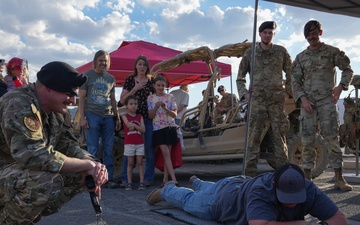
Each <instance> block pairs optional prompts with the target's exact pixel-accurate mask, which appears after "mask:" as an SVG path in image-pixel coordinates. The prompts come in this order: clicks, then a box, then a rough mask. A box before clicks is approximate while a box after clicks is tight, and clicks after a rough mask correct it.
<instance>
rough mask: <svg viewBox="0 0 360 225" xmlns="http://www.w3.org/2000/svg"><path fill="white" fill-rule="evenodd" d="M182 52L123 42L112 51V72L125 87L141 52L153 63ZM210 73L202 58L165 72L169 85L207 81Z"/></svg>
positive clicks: (225, 68)
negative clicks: (126, 80)
mask: <svg viewBox="0 0 360 225" xmlns="http://www.w3.org/2000/svg"><path fill="white" fill-rule="evenodd" d="M181 53H182V52H181V51H178V50H174V49H170V48H166V47H163V46H160V45H157V44H154V43H150V42H145V41H123V42H122V43H121V45H120V47H119V48H118V49H117V50H115V51H113V52H111V53H110V58H111V64H110V69H109V70H108V72H109V73H110V74H112V75H113V76H114V77H115V79H116V83H117V86H119V87H121V86H123V84H124V82H125V79H126V78H127V77H128V76H129V75H131V74H132V73H133V71H134V62H135V59H136V58H137V57H138V56H139V55H144V56H146V57H147V58H148V60H149V62H150V66H154V65H155V64H157V63H159V62H161V61H163V60H166V59H169V58H172V57H174V56H176V55H178V54H181ZM217 65H218V67H220V68H221V71H222V73H221V76H222V77H227V76H230V75H231V65H230V64H225V63H220V62H218V63H217ZM91 68H92V62H88V63H86V64H85V65H82V66H80V67H78V68H77V70H78V71H79V72H80V73H82V72H85V71H87V70H89V69H91ZM208 74H209V72H208V68H207V66H206V63H205V62H202V61H193V62H190V63H188V64H183V65H181V66H179V67H177V68H174V69H171V70H169V71H165V72H163V73H162V75H164V76H165V77H166V79H167V80H168V82H169V87H173V86H179V85H181V84H191V83H197V82H202V81H207V80H208V79H209V77H208Z"/></svg>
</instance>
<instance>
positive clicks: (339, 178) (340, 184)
mask: <svg viewBox="0 0 360 225" xmlns="http://www.w3.org/2000/svg"><path fill="white" fill-rule="evenodd" d="M334 171H335V184H334V187H335V188H338V189H340V190H342V191H352V189H353V187H352V186H351V185H349V184H348V183H347V182H346V180H345V179H344V177H343V175H342V168H341V167H340V168H336V169H334Z"/></svg>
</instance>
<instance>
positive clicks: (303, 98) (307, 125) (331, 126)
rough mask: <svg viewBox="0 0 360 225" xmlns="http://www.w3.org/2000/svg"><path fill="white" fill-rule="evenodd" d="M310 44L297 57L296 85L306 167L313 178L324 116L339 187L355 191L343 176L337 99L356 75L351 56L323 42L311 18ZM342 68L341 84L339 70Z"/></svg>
mask: <svg viewBox="0 0 360 225" xmlns="http://www.w3.org/2000/svg"><path fill="white" fill-rule="evenodd" d="M304 35H305V38H306V40H307V41H308V42H309V47H308V48H307V49H305V50H304V51H302V52H300V53H299V54H298V55H297V56H296V59H295V61H294V65H293V73H292V88H293V93H294V98H295V101H300V102H301V112H300V124H301V141H302V145H303V148H304V149H303V156H302V161H303V165H302V167H303V170H304V172H305V176H306V178H308V179H311V178H312V176H311V169H312V168H314V162H315V155H316V151H315V135H316V132H317V128H318V120H320V131H321V135H322V136H323V137H324V138H325V140H326V141H327V144H328V145H329V146H328V151H329V155H330V157H329V158H330V160H331V165H332V167H333V168H334V171H335V178H336V180H335V187H336V188H340V189H341V190H343V191H351V190H352V187H351V186H350V185H349V184H348V183H347V182H346V181H345V179H344V178H343V176H342V161H343V160H342V152H341V149H340V145H339V114H338V112H337V107H336V103H337V101H338V99H339V97H340V94H341V92H342V91H343V90H348V86H349V84H350V82H351V80H352V78H353V76H354V75H353V71H352V69H351V67H350V60H349V58H348V57H347V56H346V55H345V53H344V52H343V51H340V50H339V49H338V48H335V47H333V46H330V45H327V44H325V43H323V42H320V36H321V35H322V29H321V24H320V23H319V22H318V21H316V20H310V21H309V22H307V23H306V24H305V26H304ZM335 67H338V68H339V69H340V70H341V71H342V76H341V80H340V83H339V85H338V86H335V85H336V83H335V81H336V70H335Z"/></svg>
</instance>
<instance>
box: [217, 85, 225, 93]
mask: <svg viewBox="0 0 360 225" xmlns="http://www.w3.org/2000/svg"><path fill="white" fill-rule="evenodd" d="M224 89H225V88H224V86H223V85H220V86H219V87H218V90H217V91H218V92H220V91H221V90H224Z"/></svg>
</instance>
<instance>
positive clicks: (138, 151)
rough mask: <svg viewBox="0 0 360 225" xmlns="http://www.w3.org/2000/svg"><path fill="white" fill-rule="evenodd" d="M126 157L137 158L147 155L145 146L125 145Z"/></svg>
mask: <svg viewBox="0 0 360 225" xmlns="http://www.w3.org/2000/svg"><path fill="white" fill-rule="evenodd" d="M124 155H125V156H135V155H142V156H143V155H145V150H144V144H138V145H132V144H126V145H124Z"/></svg>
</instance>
